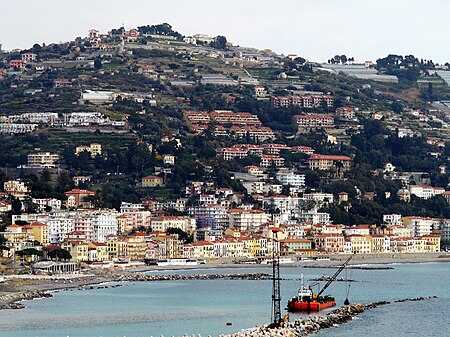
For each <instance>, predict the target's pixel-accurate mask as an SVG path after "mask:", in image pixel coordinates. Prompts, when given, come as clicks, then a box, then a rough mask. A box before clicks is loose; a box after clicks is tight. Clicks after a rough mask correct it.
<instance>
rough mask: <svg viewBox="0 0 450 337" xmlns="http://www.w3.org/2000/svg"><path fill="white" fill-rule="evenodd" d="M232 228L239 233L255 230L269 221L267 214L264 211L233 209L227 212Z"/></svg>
mask: <svg viewBox="0 0 450 337" xmlns="http://www.w3.org/2000/svg"><path fill="white" fill-rule="evenodd" d="M227 214H228V216H229V224H230V227H232V228H235V229H237V230H239V231H246V230H254V229H255V228H258V227H259V226H261V225H262V224H264V223H266V222H267V221H268V217H267V214H266V213H265V212H264V211H262V210H257V209H251V210H245V209H238V208H232V209H229V210H228V211H227Z"/></svg>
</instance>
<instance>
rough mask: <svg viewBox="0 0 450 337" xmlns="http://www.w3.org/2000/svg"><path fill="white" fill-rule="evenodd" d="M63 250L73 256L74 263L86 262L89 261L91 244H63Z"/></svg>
mask: <svg viewBox="0 0 450 337" xmlns="http://www.w3.org/2000/svg"><path fill="white" fill-rule="evenodd" d="M61 248H62V249H65V250H67V251H68V252H69V253H70V255H72V261H74V262H84V261H88V260H89V244H88V243H85V242H68V241H66V242H63V243H62V244H61Z"/></svg>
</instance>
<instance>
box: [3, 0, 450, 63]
mask: <svg viewBox="0 0 450 337" xmlns="http://www.w3.org/2000/svg"><path fill="white" fill-rule="evenodd" d="M449 14H450V1H448V0H429V1H423V0H375V1H373V0H372V1H366V0H259V1H257V0H227V1H217V0H216V1H214V0H190V1H189V0H158V1H154V0H38V1H36V0H21V1H8V2H6V1H5V3H2V6H1V10H0V44H3V49H6V50H10V49H14V48H29V47H31V46H32V45H33V44H34V43H43V42H45V43H50V42H59V41H69V40H73V39H74V38H75V37H77V36H86V35H87V32H88V30H89V29H91V28H96V29H98V30H100V32H105V33H106V32H107V31H108V30H110V29H111V28H119V27H120V26H121V25H122V23H123V24H124V25H125V28H127V29H128V28H130V27H137V26H140V25H147V24H150V25H151V24H158V23H163V22H167V23H170V24H171V25H172V26H173V28H174V29H175V30H177V31H179V32H180V33H181V34H184V35H192V34H195V33H205V34H209V35H212V36H216V35H219V34H220V35H225V36H226V37H227V39H228V40H229V41H231V42H233V43H234V44H237V45H242V46H251V47H257V48H260V49H265V48H268V49H272V50H274V51H276V52H278V53H284V54H287V53H295V54H298V55H301V56H303V57H305V58H307V59H309V60H313V61H325V60H327V59H329V58H330V57H332V56H334V55H336V54H345V55H347V56H349V57H350V56H353V57H355V59H356V60H358V61H364V60H376V59H377V58H380V57H384V56H386V55H387V54H389V53H394V54H402V55H406V54H413V55H415V56H416V57H418V58H424V59H432V60H434V61H436V62H439V63H445V62H450V43H449V41H450V21H449V16H450V15H449Z"/></svg>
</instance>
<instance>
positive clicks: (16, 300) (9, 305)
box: [0, 290, 53, 310]
mask: <svg viewBox="0 0 450 337" xmlns="http://www.w3.org/2000/svg"><path fill="white" fill-rule="evenodd" d="M52 296H53V295H52V294H50V293H48V292H44V291H40V290H37V291H28V292H22V293H20V292H19V293H12V294H8V295H3V296H0V310H1V309H23V308H25V306H24V305H23V304H22V303H20V301H24V300H33V299H35V298H47V297H52Z"/></svg>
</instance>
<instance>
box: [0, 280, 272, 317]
mask: <svg viewBox="0 0 450 337" xmlns="http://www.w3.org/2000/svg"><path fill="white" fill-rule="evenodd" d="M271 278H272V276H271V275H269V274H264V273H254V274H249V273H247V274H175V275H153V274H141V273H121V274H117V273H114V274H112V273H111V274H104V275H102V276H101V278H97V279H96V280H93V279H89V280H85V279H78V280H77V279H73V280H71V281H70V283H67V284H66V283H64V285H60V284H58V285H55V284H54V285H53V286H52V285H50V286H49V287H45V288H46V291H43V290H27V291H19V292H11V293H10V294H6V295H3V296H0V310H1V309H23V308H25V306H24V305H23V304H22V303H20V301H24V300H32V299H35V298H43V297H52V294H50V293H49V292H48V291H58V290H69V289H74V288H78V289H79V290H93V289H104V288H108V286H100V285H97V286H95V284H98V283H102V282H157V281H185V280H217V279H225V280H271ZM86 281H87V283H85V282H86ZM115 286H117V285H115ZM115 286H111V287H115ZM41 289H42V287H41Z"/></svg>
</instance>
